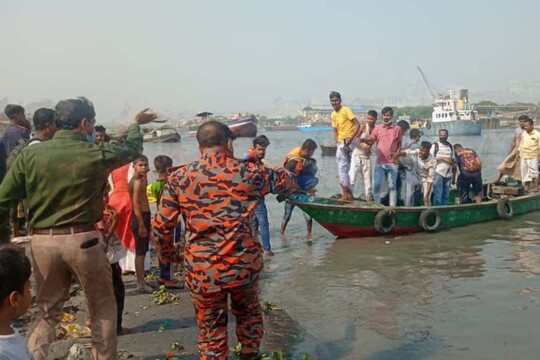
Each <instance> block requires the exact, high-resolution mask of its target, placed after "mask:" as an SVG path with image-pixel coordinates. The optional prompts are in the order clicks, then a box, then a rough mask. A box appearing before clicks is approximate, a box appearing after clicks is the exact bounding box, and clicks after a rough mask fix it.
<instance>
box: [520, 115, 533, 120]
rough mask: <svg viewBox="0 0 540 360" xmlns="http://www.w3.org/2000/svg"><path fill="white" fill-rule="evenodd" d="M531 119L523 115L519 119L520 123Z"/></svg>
mask: <svg viewBox="0 0 540 360" xmlns="http://www.w3.org/2000/svg"><path fill="white" fill-rule="evenodd" d="M529 119H530V117H529V115H521V116H520V117H519V118H518V120H519V121H527V120H529Z"/></svg>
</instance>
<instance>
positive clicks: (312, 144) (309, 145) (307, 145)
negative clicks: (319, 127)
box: [302, 139, 317, 151]
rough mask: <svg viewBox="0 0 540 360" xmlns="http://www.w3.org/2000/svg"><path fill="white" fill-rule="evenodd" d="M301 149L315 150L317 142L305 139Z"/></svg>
mask: <svg viewBox="0 0 540 360" xmlns="http://www.w3.org/2000/svg"><path fill="white" fill-rule="evenodd" d="M302 150H308V151H315V150H317V143H316V142H315V141H314V140H312V139H307V140H306V141H304V143H303V144H302Z"/></svg>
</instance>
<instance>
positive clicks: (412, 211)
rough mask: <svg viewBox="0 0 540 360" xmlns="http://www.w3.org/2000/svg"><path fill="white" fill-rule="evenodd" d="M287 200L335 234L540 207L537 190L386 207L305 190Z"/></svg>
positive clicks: (412, 228)
mask: <svg viewBox="0 0 540 360" xmlns="http://www.w3.org/2000/svg"><path fill="white" fill-rule="evenodd" d="M289 200H290V201H292V202H293V203H294V204H296V205H297V206H298V207H300V208H301V209H302V210H303V211H304V212H306V213H307V214H308V215H309V216H311V217H312V218H313V219H315V220H316V221H317V222H319V223H320V224H321V225H322V226H323V227H325V228H326V229H327V230H328V231H330V232H331V233H332V234H334V235H335V236H338V237H363V236H376V235H397V234H409V233H414V232H421V231H436V230H439V229H443V228H451V227H457V226H465V225H470V224H476V223H481V222H485V221H491V220H497V219H511V218H512V217H513V216H515V215H519V214H525V213H529V212H533V211H537V210H540V192H537V193H531V194H527V195H522V196H515V197H500V198H499V199H490V200H486V201H483V202H481V203H478V204H477V203H472V204H455V205H446V206H432V207H425V206H417V207H394V208H390V207H386V206H382V205H378V204H375V203H371V202H364V201H342V200H339V199H331V198H323V197H316V196H313V195H308V194H304V193H295V194H292V195H289Z"/></svg>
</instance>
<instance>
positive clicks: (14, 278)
mask: <svg viewBox="0 0 540 360" xmlns="http://www.w3.org/2000/svg"><path fill="white" fill-rule="evenodd" d="M31 274H32V268H31V266H30V260H29V259H28V257H27V256H26V255H25V254H24V250H23V249H22V248H19V247H17V246H15V245H4V246H2V247H0V307H1V306H2V304H3V303H4V300H5V299H6V298H7V297H8V296H9V294H11V293H12V292H14V291H16V292H18V293H21V294H22V293H23V291H24V284H25V283H26V281H28V279H30V275H31Z"/></svg>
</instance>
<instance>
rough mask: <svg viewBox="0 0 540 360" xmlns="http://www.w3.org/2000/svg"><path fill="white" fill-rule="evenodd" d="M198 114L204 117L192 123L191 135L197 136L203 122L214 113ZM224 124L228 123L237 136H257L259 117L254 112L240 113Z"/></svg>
mask: <svg viewBox="0 0 540 360" xmlns="http://www.w3.org/2000/svg"><path fill="white" fill-rule="evenodd" d="M199 114H205V116H204V117H203V116H200V115H199ZM199 114H197V116H199V117H202V118H203V120H202V121H200V122H197V123H194V124H192V125H191V126H189V133H188V134H189V136H195V135H197V129H198V128H199V126H201V124H203V123H204V122H205V121H208V120H209V118H208V117H209V116H210V115H212V113H209V112H204V113H199ZM223 123H224V124H226V125H227V126H228V127H229V128H230V129H231V130H232V132H233V134H234V135H235V136H236V137H255V136H257V118H256V117H255V115H253V114H247V115H240V114H238V115H237V116H236V117H234V118H232V119H229V120H226V121H223Z"/></svg>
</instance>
